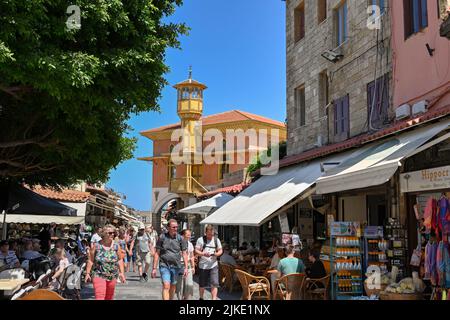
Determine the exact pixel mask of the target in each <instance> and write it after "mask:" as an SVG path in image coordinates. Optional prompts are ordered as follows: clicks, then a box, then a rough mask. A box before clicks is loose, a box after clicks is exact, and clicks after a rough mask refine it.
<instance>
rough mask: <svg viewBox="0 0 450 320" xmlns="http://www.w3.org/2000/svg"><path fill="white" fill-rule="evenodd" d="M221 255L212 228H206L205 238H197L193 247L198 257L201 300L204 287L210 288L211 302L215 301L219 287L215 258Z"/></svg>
mask: <svg viewBox="0 0 450 320" xmlns="http://www.w3.org/2000/svg"><path fill="white" fill-rule="evenodd" d="M222 253H223V250H222V244H221V243H220V240H219V239H218V238H217V237H215V236H214V227H213V226H211V225H207V226H206V232H205V236H203V237H200V238H198V240H197V244H196V245H195V254H196V255H197V256H198V257H199V263H198V268H199V293H200V300H203V295H204V293H205V288H206V287H211V296H212V299H213V300H216V299H217V290H218V287H219V265H218V263H217V257H220V256H221V255H222Z"/></svg>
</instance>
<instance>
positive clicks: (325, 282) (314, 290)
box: [304, 275, 331, 300]
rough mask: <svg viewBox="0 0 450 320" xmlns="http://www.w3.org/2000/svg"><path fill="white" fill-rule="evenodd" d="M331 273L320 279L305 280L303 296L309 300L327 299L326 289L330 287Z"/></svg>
mask: <svg viewBox="0 0 450 320" xmlns="http://www.w3.org/2000/svg"><path fill="white" fill-rule="evenodd" d="M330 279H331V275H327V276H325V277H323V278H320V279H310V278H306V280H305V285H304V288H305V290H304V291H305V297H306V298H307V299H309V300H328V291H329V287H330Z"/></svg>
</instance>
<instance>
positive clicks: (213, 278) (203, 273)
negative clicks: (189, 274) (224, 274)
mask: <svg viewBox="0 0 450 320" xmlns="http://www.w3.org/2000/svg"><path fill="white" fill-rule="evenodd" d="M198 277H199V281H198V284H199V287H200V288H208V287H211V288H218V287H219V267H217V266H215V267H214V268H212V269H198Z"/></svg>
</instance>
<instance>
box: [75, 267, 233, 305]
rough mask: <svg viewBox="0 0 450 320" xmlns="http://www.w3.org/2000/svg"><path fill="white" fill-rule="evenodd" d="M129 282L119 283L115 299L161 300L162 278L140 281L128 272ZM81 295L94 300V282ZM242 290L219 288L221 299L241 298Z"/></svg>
mask: <svg viewBox="0 0 450 320" xmlns="http://www.w3.org/2000/svg"><path fill="white" fill-rule="evenodd" d="M126 277H127V283H126V284H122V283H118V284H117V286H116V293H115V300H161V299H162V298H161V279H160V278H159V275H158V278H156V279H152V278H149V279H148V282H144V283H141V282H139V276H138V275H137V273H134V272H128V273H127V274H126ZM195 280H197V279H195ZM81 296H82V299H83V300H94V289H93V287H92V283H88V284H84V288H83V289H82V292H81ZM240 296H241V293H240V292H238V291H237V292H233V293H232V294H230V293H229V292H228V291H227V290H220V289H219V299H220V300H239V299H240ZM198 299H199V295H198V283H197V281H195V282H194V297H193V300H198ZM205 299H206V300H209V299H211V294H210V292H209V291H206V292H205Z"/></svg>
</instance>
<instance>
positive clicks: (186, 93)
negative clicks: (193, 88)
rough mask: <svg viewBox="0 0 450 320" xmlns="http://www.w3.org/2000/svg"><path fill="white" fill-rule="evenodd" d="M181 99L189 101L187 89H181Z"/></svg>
mask: <svg viewBox="0 0 450 320" xmlns="http://www.w3.org/2000/svg"><path fill="white" fill-rule="evenodd" d="M181 99H183V100H187V99H189V88H183V94H182V96H181Z"/></svg>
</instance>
